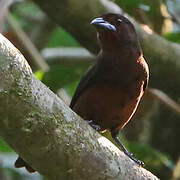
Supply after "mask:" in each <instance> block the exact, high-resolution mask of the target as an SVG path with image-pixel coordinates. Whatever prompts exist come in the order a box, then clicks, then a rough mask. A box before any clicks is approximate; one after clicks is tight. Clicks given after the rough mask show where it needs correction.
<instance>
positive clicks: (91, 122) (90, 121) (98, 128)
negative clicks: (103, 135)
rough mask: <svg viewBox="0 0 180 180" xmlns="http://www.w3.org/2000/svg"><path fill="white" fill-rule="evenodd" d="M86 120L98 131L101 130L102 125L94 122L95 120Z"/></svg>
mask: <svg viewBox="0 0 180 180" xmlns="http://www.w3.org/2000/svg"><path fill="white" fill-rule="evenodd" d="M86 122H87V123H88V124H89V125H90V126H91V127H92V128H93V129H95V130H96V131H100V130H101V127H100V126H99V125H97V124H94V122H93V121H92V120H86Z"/></svg>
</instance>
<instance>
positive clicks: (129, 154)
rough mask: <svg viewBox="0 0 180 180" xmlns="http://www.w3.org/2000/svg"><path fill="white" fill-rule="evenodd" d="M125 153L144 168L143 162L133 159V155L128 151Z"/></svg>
mask: <svg viewBox="0 0 180 180" xmlns="http://www.w3.org/2000/svg"><path fill="white" fill-rule="evenodd" d="M124 153H125V154H126V155H127V156H128V157H129V158H130V159H132V160H133V161H134V162H135V163H136V164H138V165H139V166H144V163H143V162H142V161H140V160H139V159H136V158H135V157H133V154H132V153H129V152H128V151H124Z"/></svg>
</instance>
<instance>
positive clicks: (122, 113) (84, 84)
mask: <svg viewBox="0 0 180 180" xmlns="http://www.w3.org/2000/svg"><path fill="white" fill-rule="evenodd" d="M91 24H92V25H93V26H95V28H96V30H97V37H98V40H99V43H100V46H101V51H100V53H99V55H98V56H97V62H96V64H95V65H94V66H92V67H91V68H90V69H89V71H88V72H87V73H86V74H85V75H84V77H83V78H82V80H81V81H80V83H79V85H78V87H77V89H76V92H75V94H74V96H73V98H72V101H71V104H70V107H71V108H72V110H74V111H75V112H76V113H77V114H79V115H80V116H81V117H82V118H83V119H84V120H86V121H87V122H88V123H89V124H90V125H91V126H92V127H93V128H94V129H96V130H97V131H104V130H106V129H109V130H110V132H111V135H112V138H113V139H114V140H115V142H116V143H117V144H118V145H119V146H120V147H121V148H122V150H123V151H124V153H125V154H126V155H127V156H129V157H130V158H131V159H132V160H133V161H135V162H136V163H137V164H139V165H143V162H141V161H140V160H137V159H135V158H134V157H133V156H132V154H131V153H129V152H128V151H127V150H126V148H125V147H124V146H123V144H122V143H121V142H120V140H119V139H118V138H117V135H118V132H119V131H120V130H121V129H122V128H123V127H124V126H125V125H126V124H127V123H128V121H129V120H130V119H131V118H132V116H133V115H134V113H135V111H136V109H137V106H138V104H139V102H140V100H141V98H142V96H143V94H144V91H145V89H146V86H147V83H148V78H149V70H148V65H147V63H146V61H145V60H144V58H143V54H142V50H141V47H140V45H139V41H138V38H137V34H136V32H135V29H134V26H133V25H132V23H131V22H130V21H129V20H128V19H127V18H125V17H124V16H122V15H120V14H105V15H103V16H101V17H99V18H96V19H94V20H93V21H92V22H91ZM15 166H16V167H26V169H27V170H28V171H29V172H35V170H34V169H33V168H31V167H30V166H29V165H28V164H27V163H26V162H25V161H24V160H23V159H22V158H20V157H19V158H18V159H17V160H16V162H15Z"/></svg>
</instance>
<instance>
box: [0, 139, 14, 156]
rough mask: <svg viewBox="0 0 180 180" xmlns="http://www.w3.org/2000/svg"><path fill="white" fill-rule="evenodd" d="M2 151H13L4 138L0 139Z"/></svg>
mask: <svg viewBox="0 0 180 180" xmlns="http://www.w3.org/2000/svg"><path fill="white" fill-rule="evenodd" d="M0 152H1V153H7V152H13V150H12V149H11V148H10V147H9V146H8V145H7V144H6V143H5V142H4V141H3V140H0Z"/></svg>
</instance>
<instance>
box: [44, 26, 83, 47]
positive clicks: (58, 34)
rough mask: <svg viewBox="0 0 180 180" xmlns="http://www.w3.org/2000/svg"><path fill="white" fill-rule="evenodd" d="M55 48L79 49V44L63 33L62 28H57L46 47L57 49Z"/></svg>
mask: <svg viewBox="0 0 180 180" xmlns="http://www.w3.org/2000/svg"><path fill="white" fill-rule="evenodd" d="M57 46H64V47H68V46H70V47H79V46H80V44H79V43H78V42H77V41H76V40H75V39H74V38H73V37H72V36H71V35H70V34H69V33H67V32H66V31H64V30H63V29H62V28H60V27H57V28H56V30H55V31H54V33H53V35H52V38H51V40H50V41H49V43H48V45H47V47H57Z"/></svg>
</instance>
